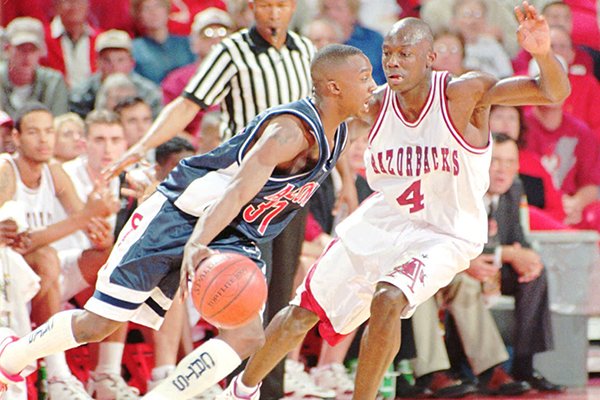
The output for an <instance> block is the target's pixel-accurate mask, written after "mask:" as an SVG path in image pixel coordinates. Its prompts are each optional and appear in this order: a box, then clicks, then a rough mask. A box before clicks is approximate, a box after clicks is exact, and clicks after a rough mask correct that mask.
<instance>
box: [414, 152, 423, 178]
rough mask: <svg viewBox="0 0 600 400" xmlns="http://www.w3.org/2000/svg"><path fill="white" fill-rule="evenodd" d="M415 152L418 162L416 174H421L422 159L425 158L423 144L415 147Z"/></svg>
mask: <svg viewBox="0 0 600 400" xmlns="http://www.w3.org/2000/svg"><path fill="white" fill-rule="evenodd" d="M415 154H416V155H417V163H416V168H415V176H420V175H421V160H422V159H423V149H422V148H421V146H417V147H416V148H415Z"/></svg>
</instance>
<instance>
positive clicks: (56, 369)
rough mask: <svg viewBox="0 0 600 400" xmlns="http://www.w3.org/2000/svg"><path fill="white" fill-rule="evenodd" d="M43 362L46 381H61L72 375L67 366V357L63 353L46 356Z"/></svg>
mask: <svg viewBox="0 0 600 400" xmlns="http://www.w3.org/2000/svg"><path fill="white" fill-rule="evenodd" d="M45 360H46V371H47V374H48V379H50V378H58V379H61V380H62V379H66V378H68V377H70V376H71V375H73V374H72V373H71V370H70V369H69V364H67V357H66V356H65V352H64V351H61V352H58V353H56V354H50V355H49V356H46V358H45Z"/></svg>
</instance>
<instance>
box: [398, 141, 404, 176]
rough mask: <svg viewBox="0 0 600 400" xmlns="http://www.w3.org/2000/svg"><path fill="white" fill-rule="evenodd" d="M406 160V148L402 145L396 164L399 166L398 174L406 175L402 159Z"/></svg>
mask: <svg viewBox="0 0 600 400" xmlns="http://www.w3.org/2000/svg"><path fill="white" fill-rule="evenodd" d="M403 160H404V148H402V147H400V148H399V149H398V160H397V161H396V165H397V166H398V175H400V176H402V175H404V172H403V170H404V168H403V167H402V161H403Z"/></svg>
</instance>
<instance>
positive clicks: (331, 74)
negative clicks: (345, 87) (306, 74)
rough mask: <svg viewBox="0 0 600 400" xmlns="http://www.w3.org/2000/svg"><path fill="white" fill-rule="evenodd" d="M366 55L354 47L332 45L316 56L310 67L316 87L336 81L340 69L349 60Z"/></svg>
mask: <svg viewBox="0 0 600 400" xmlns="http://www.w3.org/2000/svg"><path fill="white" fill-rule="evenodd" d="M357 55H362V56H364V53H363V52H362V51H360V50H359V49H357V48H356V47H353V46H347V45H345V44H330V45H327V46H325V47H323V48H322V49H321V50H319V51H318V52H317V54H315V58H314V59H313V61H312V64H311V66H310V75H311V77H312V80H313V83H314V85H315V87H318V86H319V85H320V84H322V83H325V82H327V81H330V80H335V78H336V77H337V74H336V72H337V71H338V69H339V67H341V66H342V65H344V64H346V63H347V62H348V59H349V58H351V57H354V56H357Z"/></svg>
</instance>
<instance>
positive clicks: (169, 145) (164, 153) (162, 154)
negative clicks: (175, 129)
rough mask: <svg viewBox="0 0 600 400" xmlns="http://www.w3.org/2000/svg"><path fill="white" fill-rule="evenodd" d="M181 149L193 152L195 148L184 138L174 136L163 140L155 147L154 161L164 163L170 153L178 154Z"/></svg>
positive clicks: (159, 163)
mask: <svg viewBox="0 0 600 400" xmlns="http://www.w3.org/2000/svg"><path fill="white" fill-rule="evenodd" d="M183 151H191V152H192V153H194V152H195V149H194V146H192V144H191V143H190V142H189V141H187V140H186V139H184V138H182V137H179V136H175V137H174V138H173V139H170V140H168V141H166V142H164V143H163V144H161V145H160V146H158V147H157V148H156V154H155V158H156V163H157V164H158V165H164V164H165V163H166V162H167V160H168V159H169V156H171V155H172V154H179V153H181V152H183Z"/></svg>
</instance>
